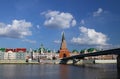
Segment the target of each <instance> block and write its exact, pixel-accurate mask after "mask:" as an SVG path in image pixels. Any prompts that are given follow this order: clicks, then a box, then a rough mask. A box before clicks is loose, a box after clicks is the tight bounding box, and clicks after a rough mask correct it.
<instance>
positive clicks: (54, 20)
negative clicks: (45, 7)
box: [42, 11, 76, 29]
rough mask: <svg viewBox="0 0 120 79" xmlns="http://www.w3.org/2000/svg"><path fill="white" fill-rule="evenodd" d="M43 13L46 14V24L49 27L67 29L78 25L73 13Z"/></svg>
mask: <svg viewBox="0 0 120 79" xmlns="http://www.w3.org/2000/svg"><path fill="white" fill-rule="evenodd" d="M42 14H43V15H45V18H46V20H45V22H44V25H45V26H47V27H51V28H62V29H66V28H70V27H72V26H75V25H76V20H75V19H74V17H73V16H72V14H71V13H65V12H59V11H48V12H43V13H42Z"/></svg>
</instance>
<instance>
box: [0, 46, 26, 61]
mask: <svg viewBox="0 0 120 79" xmlns="http://www.w3.org/2000/svg"><path fill="white" fill-rule="evenodd" d="M25 58H26V48H16V49H13V48H0V60H24V59H25Z"/></svg>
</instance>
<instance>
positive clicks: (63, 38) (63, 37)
mask: <svg viewBox="0 0 120 79" xmlns="http://www.w3.org/2000/svg"><path fill="white" fill-rule="evenodd" d="M63 40H65V36H64V32H63V34H62V42H63Z"/></svg>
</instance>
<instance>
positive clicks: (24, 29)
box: [0, 20, 32, 38]
mask: <svg viewBox="0 0 120 79" xmlns="http://www.w3.org/2000/svg"><path fill="white" fill-rule="evenodd" d="M31 26H32V24H31V23H30V22H26V21H25V20H13V21H12V24H5V23H0V36H1V37H9V38H24V37H25V36H29V35H32V32H31V31H30V27H31Z"/></svg>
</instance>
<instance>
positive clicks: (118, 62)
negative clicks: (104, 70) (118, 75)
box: [117, 55, 120, 70]
mask: <svg viewBox="0 0 120 79" xmlns="http://www.w3.org/2000/svg"><path fill="white" fill-rule="evenodd" d="M117 69H119V70H120V55H118V56H117Z"/></svg>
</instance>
